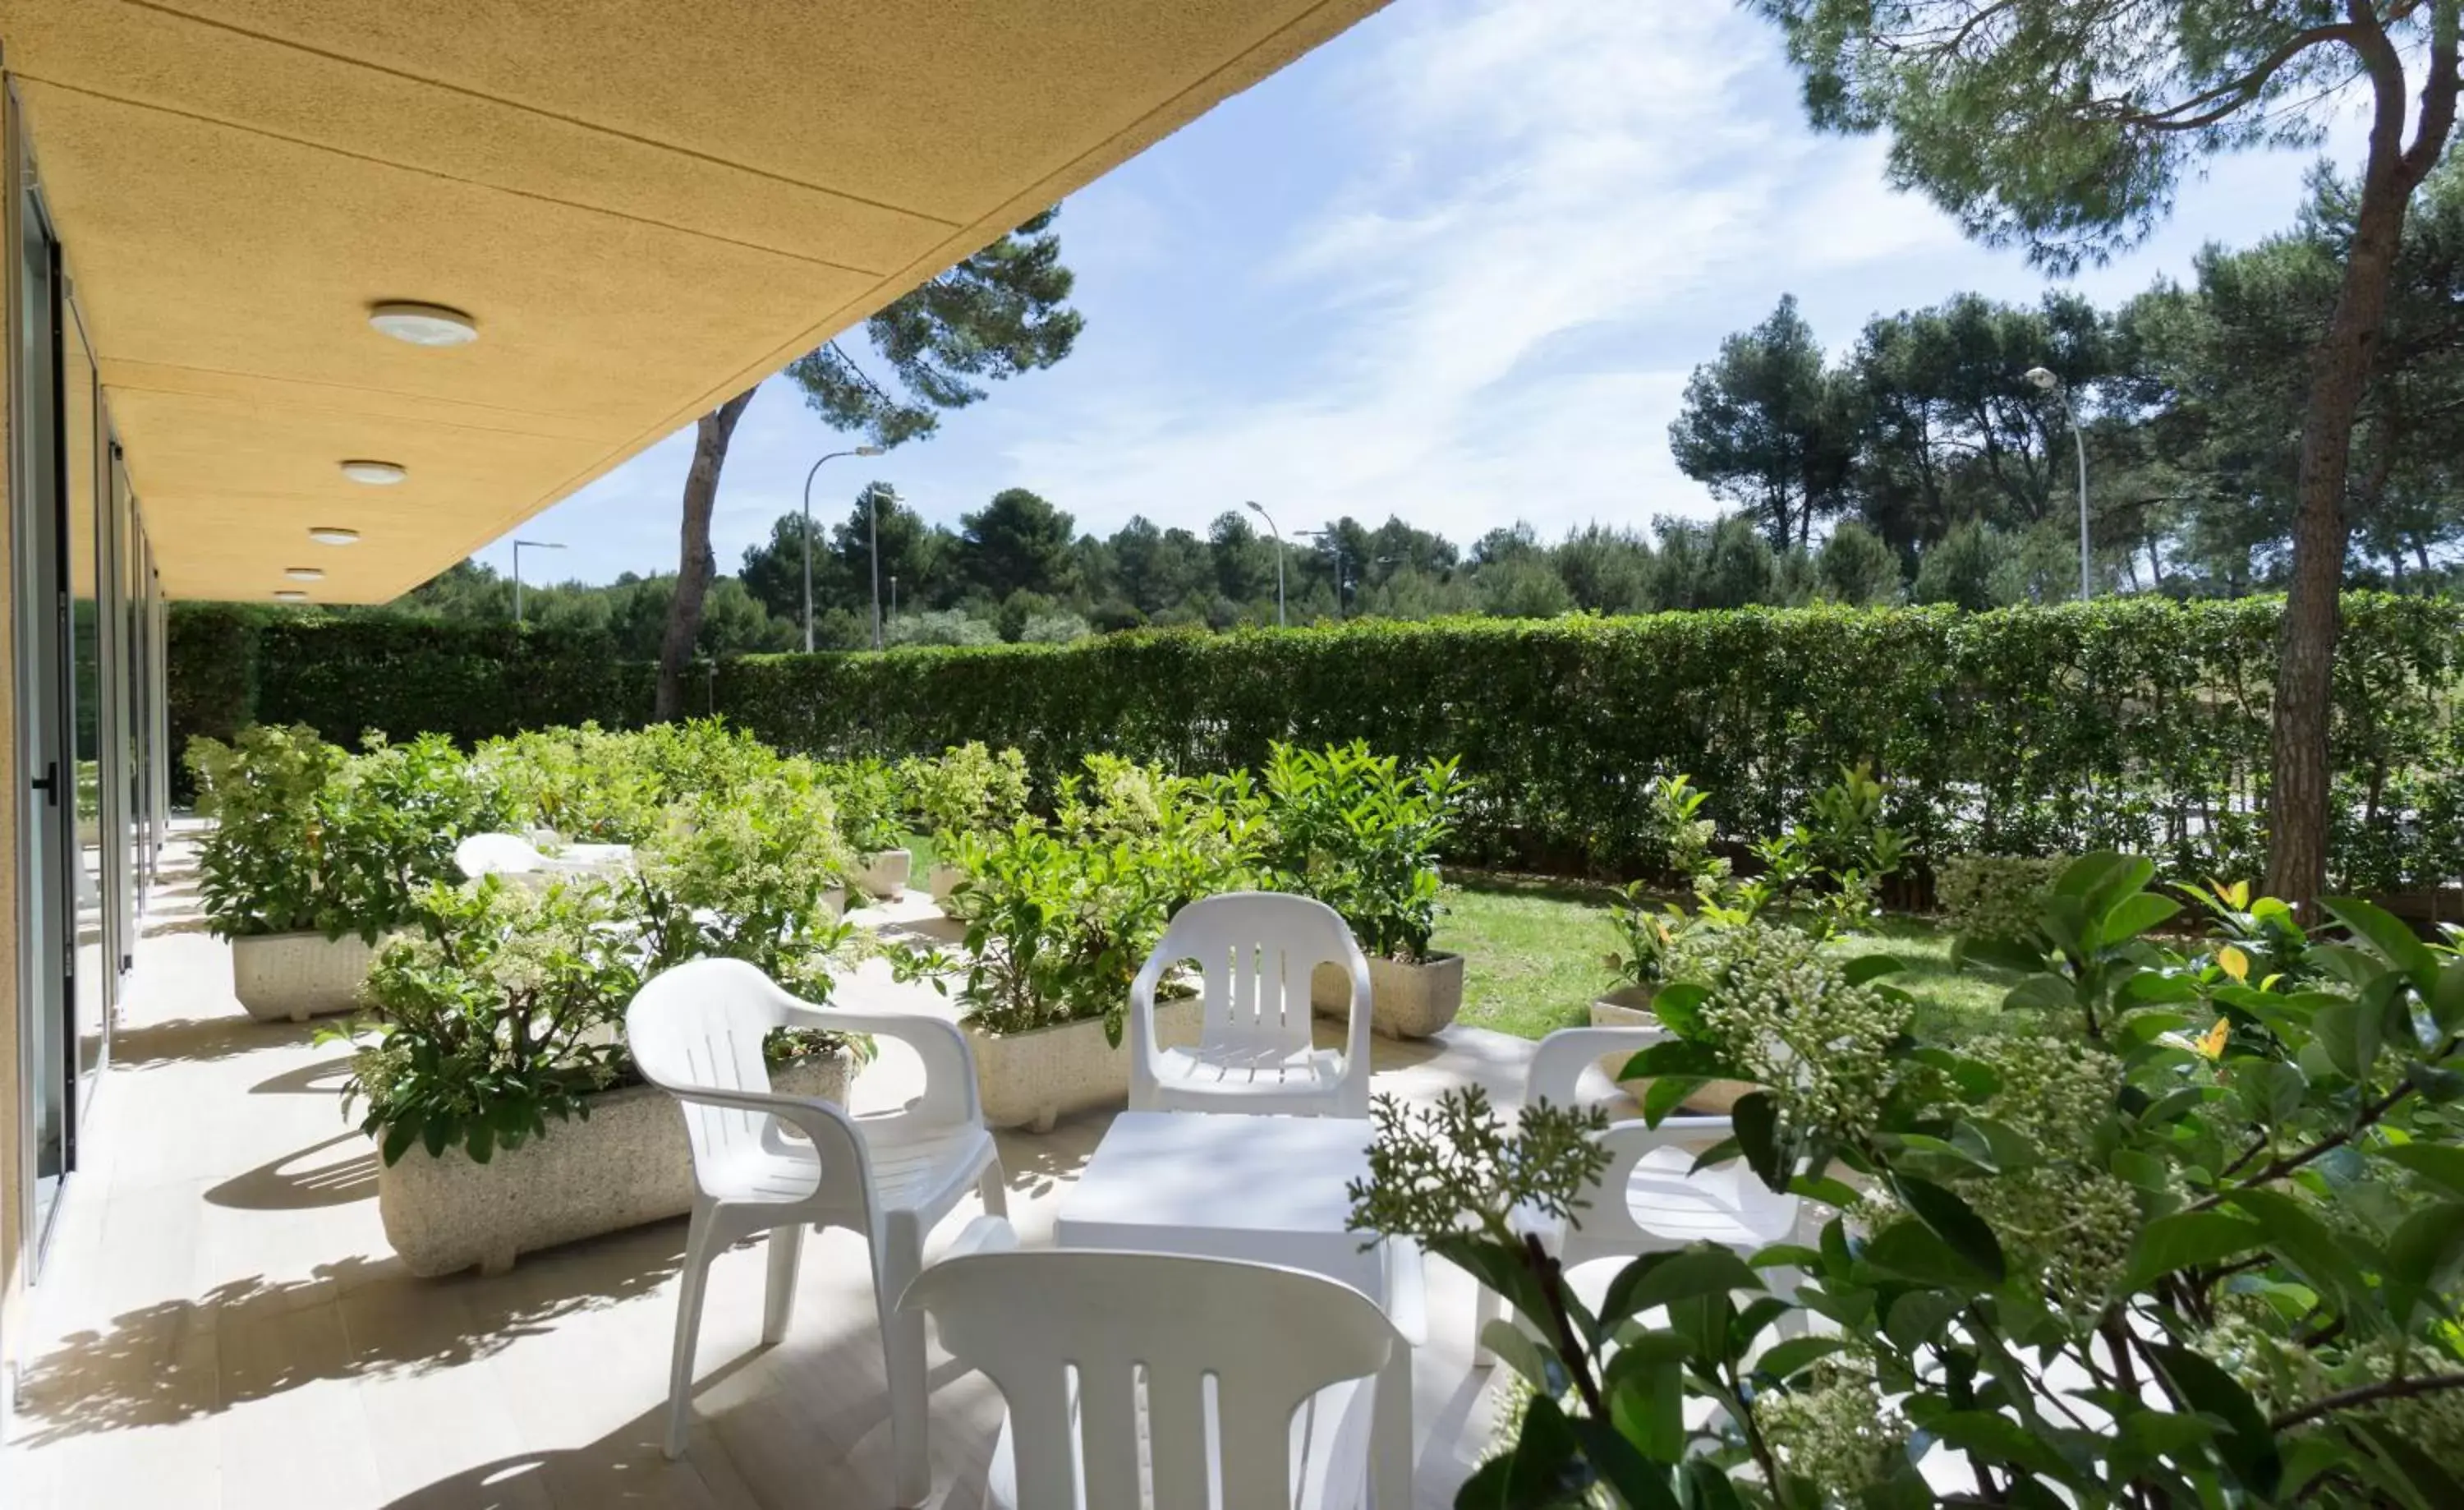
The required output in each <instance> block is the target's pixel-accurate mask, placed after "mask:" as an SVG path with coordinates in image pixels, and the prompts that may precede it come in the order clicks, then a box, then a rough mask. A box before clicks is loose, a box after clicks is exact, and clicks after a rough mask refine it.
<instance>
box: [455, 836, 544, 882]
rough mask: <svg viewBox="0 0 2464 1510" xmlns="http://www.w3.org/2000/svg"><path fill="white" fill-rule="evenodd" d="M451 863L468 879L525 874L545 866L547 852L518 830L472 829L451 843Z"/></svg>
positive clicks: (540, 870)
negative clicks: (468, 834)
mask: <svg viewBox="0 0 2464 1510" xmlns="http://www.w3.org/2000/svg"><path fill="white" fill-rule="evenodd" d="M453 863H454V865H455V866H456V867H458V868H459V869H460V870H461V872H462V874H463V875H464V876H466V877H470V878H471V879H472V880H477V879H478V878H479V877H482V876H504V877H534V876H537V875H539V873H540V872H542V871H544V870H546V869H547V856H546V855H541V854H540V853H539V851H538V849H537V848H535V847H534V846H533V845H532V844H531V841H530V840H528V839H526V838H523V837H522V836H521V835H520V834H518V833H473V834H472V835H471V836H470V837H469V838H467V839H464V840H463V841H462V842H461V843H459V844H456V845H455V846H453Z"/></svg>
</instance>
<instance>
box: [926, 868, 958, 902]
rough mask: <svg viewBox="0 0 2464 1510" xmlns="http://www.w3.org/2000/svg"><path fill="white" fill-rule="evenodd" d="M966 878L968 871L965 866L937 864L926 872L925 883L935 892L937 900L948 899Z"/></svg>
mask: <svg viewBox="0 0 2464 1510" xmlns="http://www.w3.org/2000/svg"><path fill="white" fill-rule="evenodd" d="M966 878H967V872H966V869H965V867H963V866H958V865H935V866H934V867H933V868H932V869H931V870H929V871H926V872H925V873H924V885H925V888H926V889H927V890H929V891H930V892H931V893H932V894H933V899H934V900H935V901H948V900H949V899H950V894H951V893H952V892H954V891H957V889H958V883H959V882H960V881H962V880H965V879H966Z"/></svg>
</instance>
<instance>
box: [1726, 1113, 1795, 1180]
mask: <svg viewBox="0 0 2464 1510" xmlns="http://www.w3.org/2000/svg"><path fill="white" fill-rule="evenodd" d="M1728 1119H1729V1122H1730V1125H1731V1126H1732V1127H1733V1128H1734V1129H1735V1133H1736V1139H1737V1146H1738V1147H1739V1148H1740V1149H1742V1150H1744V1152H1745V1155H1746V1164H1747V1166H1749V1167H1750V1168H1751V1169H1752V1170H1753V1171H1754V1174H1755V1176H1756V1178H1758V1179H1760V1180H1761V1181H1762V1182H1763V1184H1764V1185H1766V1186H1768V1187H1770V1188H1771V1189H1774V1190H1785V1189H1787V1188H1788V1179H1789V1172H1790V1171H1789V1169H1788V1167H1787V1164H1786V1162H1785V1161H1784V1160H1783V1158H1782V1157H1781V1154H1780V1148H1779V1143H1778V1131H1779V1099H1778V1098H1777V1097H1774V1096H1772V1095H1771V1093H1770V1092H1768V1091H1756V1092H1754V1093H1753V1094H1752V1095H1750V1096H1743V1097H1739V1098H1738V1099H1737V1103H1736V1105H1734V1106H1732V1107H1730V1108H1729V1109H1728Z"/></svg>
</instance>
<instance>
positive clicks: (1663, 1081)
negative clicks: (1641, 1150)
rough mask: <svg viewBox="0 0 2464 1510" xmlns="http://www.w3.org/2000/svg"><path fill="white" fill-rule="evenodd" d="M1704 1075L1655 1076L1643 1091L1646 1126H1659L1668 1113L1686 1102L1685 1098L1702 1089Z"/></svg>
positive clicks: (1665, 1119) (1643, 1117)
mask: <svg viewBox="0 0 2464 1510" xmlns="http://www.w3.org/2000/svg"><path fill="white" fill-rule="evenodd" d="M1704 1084H1705V1080H1704V1077H1701V1076H1697V1075H1662V1076H1658V1077H1654V1078H1653V1080H1652V1082H1651V1083H1650V1084H1649V1085H1648V1086H1646V1087H1644V1089H1643V1093H1642V1121H1643V1125H1644V1126H1646V1127H1657V1126H1659V1125H1660V1124H1661V1122H1663V1121H1667V1120H1668V1114H1669V1113H1671V1112H1673V1111H1675V1110H1677V1109H1678V1108H1679V1107H1680V1106H1683V1105H1684V1104H1685V1098H1687V1097H1689V1096H1691V1095H1693V1094H1694V1093H1695V1092H1696V1091H1698V1090H1701V1089H1702V1088H1703V1086H1704Z"/></svg>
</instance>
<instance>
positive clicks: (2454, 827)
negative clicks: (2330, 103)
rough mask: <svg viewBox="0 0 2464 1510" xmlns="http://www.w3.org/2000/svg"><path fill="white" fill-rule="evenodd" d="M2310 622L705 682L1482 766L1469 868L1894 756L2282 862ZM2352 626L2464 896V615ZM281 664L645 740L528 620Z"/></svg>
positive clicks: (868, 749)
mask: <svg viewBox="0 0 2464 1510" xmlns="http://www.w3.org/2000/svg"><path fill="white" fill-rule="evenodd" d="M2281 609H2282V604H2281V601H2280V600H2277V599H2244V600H2240V601H2235V602H2212V603H2190V604H2179V603H2172V602H2168V601H2165V600H2160V599H2113V600H2107V601H2104V602H2100V603H2094V604H2088V605H2077V604H2070V605H2063V606H2059V607H2051V608H2041V609H2011V610H2004V611H1997V612H1991V613H1978V614H1966V613H1960V612H1958V611H1952V610H1948V609H1892V610H1857V609H1829V608H1826V609H1797V610H1775V609H1744V610H1737V611H1723V612H1697V613H1665V614H1656V615H1652V616H1648V617H1641V618H1622V619H1587V618H1566V619H1554V620H1505V619H1456V620H1440V621H1435V622H1427V623H1395V622H1391V621H1359V622H1353V623H1349V624H1343V625H1335V626H1328V627H1322V628H1316V629H1307V630H1294V631H1287V632H1274V631H1247V632H1239V633H1228V634H1207V633H1136V634H1123V635H1113V636H1109V637H1106V638H1102V639H1095V640H1089V641H1082V642H1081V643H1079V644H1077V645H1072V646H1067V647H1047V646H1001V647H995V648H989V649H949V648H916V649H909V650H897V651H891V652H889V653H887V654H884V655H870V654H843V655H810V656H806V655H757V656H747V657H744V658H742V659H737V660H731V661H726V662H723V663H721V664H720V665H719V666H718V667H717V669H716V673H715V680H714V681H713V682H712V683H711V684H710V686H709V689H708V692H707V693H706V695H705V697H702V698H694V699H691V700H692V701H693V704H694V709H695V711H696V712H698V711H701V705H702V704H703V702H704V701H705V700H707V701H708V702H709V705H710V706H712V707H714V708H715V710H716V711H718V712H720V713H722V714H725V715H726V716H728V717H729V718H731V719H734V720H736V721H737V722H740V723H742V724H745V725H746V726H748V727H750V728H751V729H752V730H753V731H754V732H755V733H757V734H759V735H760V736H761V737H762V738H763V739H765V740H768V741H769V742H771V743H773V744H778V745H780V746H781V747H782V748H786V749H791V750H801V751H805V752H809V753H812V754H816V755H822V756H826V757H832V758H844V757H847V756H853V755H880V756H899V755H907V754H919V753H934V752H938V751H939V750H940V749H942V748H943V747H944V746H946V745H950V744H961V743H964V742H966V741H968V740H981V741H983V742H984V743H985V744H990V745H992V746H993V747H995V748H999V747H1001V746H1002V745H1005V744H1007V745H1016V746H1017V747H1019V748H1020V749H1022V750H1023V751H1024V752H1025V753H1026V756H1027V760H1028V762H1029V764H1030V766H1031V767H1032V768H1033V769H1034V771H1035V772H1036V774H1037V776H1038V779H1039V780H1040V781H1042V782H1045V783H1047V784H1048V783H1049V782H1050V781H1051V780H1052V779H1053V778H1054V777H1055V776H1057V775H1059V774H1062V773H1066V772H1067V771H1068V770H1070V769H1073V768H1075V766H1076V763H1077V761H1078V759H1079V757H1080V756H1082V755H1083V754H1085V753H1087V752H1088V751H1090V750H1106V751H1111V752H1113V753H1117V754H1121V755H1126V756H1131V757H1133V758H1136V759H1140V760H1157V761H1162V762H1164V763H1165V764H1167V765H1169V766H1173V767H1174V768H1176V769H1179V770H1183V771H1192V772H1196V771H1207V770H1221V769H1228V768H1232V767H1236V766H1258V767H1262V766H1264V765H1265V759H1266V746H1267V744H1268V743H1269V742H1270V741H1273V740H1278V739H1285V740H1296V741H1301V742H1304V743H1308V744H1329V743H1333V742H1337V741H1344V740H1350V739H1353V738H1365V739H1367V740H1369V741H1370V742H1371V743H1372V744H1375V746H1376V747H1377V748H1378V749H1379V750H1380V751H1383V752H1387V753H1392V754H1397V755H1401V756H1404V757H1407V758H1414V759H1417V758H1420V757H1424V756H1445V755H1453V754H1460V755H1461V756H1462V757H1463V770H1464V772H1465V773H1466V774H1467V775H1470V776H1472V777H1473V778H1475V779H1476V780H1477V781H1478V782H1479V783H1480V790H1479V794H1478V796H1477V798H1476V799H1475V801H1474V803H1473V804H1472V806H1471V809H1470V811H1467V813H1466V814H1465V823H1464V828H1463V837H1462V846H1463V848H1462V853H1463V855H1464V857H1466V858H1479V859H1484V860H1488V861H1495V862H1508V863H1519V864H1525V865H1530V866H1534V867H1538V868H1546V869H1552V870H1577V869H1585V868H1591V869H1598V870H1604V871H1611V872H1616V871H1621V870H1624V869H1626V868H1627V867H1628V866H1629V864H1630V862H1631V861H1632V860H1633V859H1634V857H1635V856H1636V855H1637V854H1638V853H1639V851H1640V849H1641V848H1642V846H1643V844H1644V842H1645V841H1644V839H1643V837H1642V835H1643V834H1644V833H1646V832H1647V831H1646V829H1645V827H1644V823H1643V819H1644V816H1645V811H1646V805H1647V799H1648V793H1647V791H1646V778H1648V777H1650V776H1653V775H1656V774H1662V773H1672V772H1676V771H1684V772H1688V773H1690V774H1691V775H1692V776H1693V777H1694V778H1695V781H1696V783H1697V784H1698V785H1699V786H1701V787H1703V788H1706V789H1707V790H1708V791H1709V792H1710V793H1711V802H1710V806H1709V807H1708V808H1707V809H1706V810H1705V811H1707V812H1710V813H1711V814H1713V815H1714V816H1716V817H1717V819H1718V821H1719V823H1720V827H1721V831H1722V832H1723V833H1725V834H1727V835H1728V836H1730V837H1736V838H1744V837H1751V836H1754V835H1759V834H1768V833H1774V832H1777V831H1778V830H1779V829H1781V828H1783V827H1785V826H1786V825H1787V824H1788V823H1790V822H1792V821H1793V820H1794V819H1795V818H1796V817H1797V816H1798V815H1799V813H1800V811H1801V809H1802V805H1803V803H1804V801H1805V798H1806V796H1807V794H1808V793H1810V792H1812V791H1814V790H1815V789H1817V788H1820V787H1821V786H1823V785H1824V784H1825V783H1827V782H1829V781H1831V780H1833V779H1834V778H1835V777H1836V776H1837V772H1838V767H1840V766H1843V765H1850V764H1854V763H1856V762H1858V761H1871V762H1873V763H1874V766H1875V768H1876V770H1877V771H1878V772H1879V773H1880V774H1881V775H1882V776H1884V777H1885V778H1886V779H1887V780H1888V781H1889V783H1890V786H1891V792H1892V812H1891V817H1892V821H1893V822H1894V823H1895V824H1897V825H1899V826H1901V827H1903V828H1904V829H1905V830H1907V831H1908V833H1910V835H1911V837H1912V839H1913V841H1914V843H1915V846H1916V853H1917V854H1918V855H1920V856H1923V857H1928V858H1929V857H1933V856H1938V855H1949V854H1955V853H1962V852H1969V851H1978V852H1991V853H2009V854H2045V853H2070V854H2085V853H2089V852H2091V851H2094V850H2099V849H2114V848H2118V849H2131V850H2138V851H2142V852H2145V853H2148V854H2152V855H2162V856H2165V857H2166V858H2167V859H2168V860H2169V862H2170V863H2171V864H2172V865H2174V866H2175V867H2177V868H2178V869H2180V870H2182V871H2184V872H2186V873H2189V874H2194V875H2195V874H2202V873H2214V874H2229V875H2250V874H2254V873H2255V870H2256V869H2257V856H2258V855H2259V853H2260V851H2261V849H2262V847H2263V843H2264V835H2263V833H2261V832H2260V826H2259V820H2258V812H2259V809H2260V806H2261V804H2262V801H2263V796H2264V787H2265V778H2266V770H2267V754H2266V752H2267V742H2268V717H2269V708H2268V697H2269V691H2270V676H2271V673H2272V669H2273V665H2274V660H2275V641H2276V629H2277V620H2278V617H2279V614H2280V612H2281ZM2345 617H2346V628H2345V633H2344V639H2343V650H2342V652H2341V654H2340V655H2339V657H2338V662H2337V665H2338V671H2337V715H2336V720H2335V725H2334V739H2335V744H2336V747H2335V753H2334V767H2335V769H2336V770H2337V772H2338V777H2337V787H2338V793H2339V797H2340V799H2341V800H2340V803H2339V811H2338V812H2337V818H2336V833H2335V840H2334V844H2335V855H2336V865H2337V871H2338V881H2339V883H2340V884H2342V885H2345V886H2350V887H2355V888H2366V889H2370V890H2374V891H2395V890H2406V889H2411V888H2416V887H2421V886H2428V885H2435V884H2441V883H2452V882H2453V880H2454V879H2456V878H2457V877H2458V876H2459V875H2464V714H2459V690H2464V687H2460V686H2459V683H2464V605H2458V604H2455V603H2453V602H2447V601H2442V600H2424V599H2418V598H2399V597H2388V596H2382V595H2368V594H2357V595H2353V596H2349V597H2347V599H2346V600H2345ZM175 640H176V635H175ZM508 656H511V657H512V658H507V657H508ZM254 657H255V658H254V672H253V677H254V683H255V687H256V700H255V706H254V716H255V717H256V718H258V719H265V720H272V719H291V718H298V719H302V720H304V721H305V722H310V723H312V724H314V725H315V726H316V727H318V728H319V729H320V730H322V731H324V732H325V733H326V734H327V735H329V736H330V737H334V738H338V739H348V738H350V737H352V736H353V735H355V734H356V733H357V732H358V729H359V728H360V727H362V726H374V727H381V728H384V729H385V730H386V731H387V732H388V733H391V734H395V735H398V736H407V735H408V734H410V733H414V732H418V731H420V730H424V729H431V728H433V729H441V730H443V731H445V732H448V733H451V734H452V735H454V736H455V738H457V739H463V740H469V739H475V738H479V737H483V736H485V735H489V734H495V733H503V732H509V731H511V730H513V729H516V728H519V727H523V726H538V725H542V724H548V723H557V722H578V721H580V720H582V719H584V718H597V719H598V720H599V721H600V722H603V723H609V724H618V725H623V724H631V723H635V722H640V720H641V719H642V718H644V717H645V716H646V715H647V713H648V710H649V671H648V668H646V667H641V666H636V665H625V664H622V663H617V662H615V661H613V659H612V657H604V656H598V655H593V654H592V653H591V652H590V650H589V649H588V648H587V647H586V646H585V645H583V644H581V643H579V642H566V641H551V640H549V639H547V638H546V637H544V636H540V635H539V634H537V633H532V634H528V635H524V636H521V637H519V638H517V637H516V636H515V635H514V633H513V632H512V631H511V630H509V629H503V628H497V629H471V628H467V627H457V626H445V625H436V624H416V625H409V626H405V625H401V624H394V623H386V622H384V621H367V620H334V621H327V622H323V623H319V622H318V621H315V620H306V619H296V618H284V619H282V620H281V621H279V622H278V623H275V624H274V625H271V626H269V627H268V628H267V629H265V630H263V631H261V632H260V634H259V638H258V640H257V642H256V644H255V647H254ZM696 690H700V689H696Z"/></svg>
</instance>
